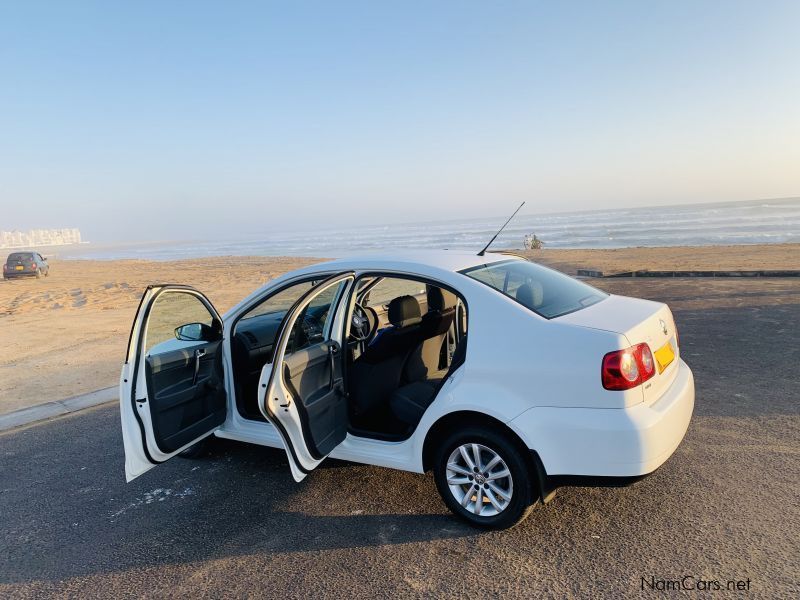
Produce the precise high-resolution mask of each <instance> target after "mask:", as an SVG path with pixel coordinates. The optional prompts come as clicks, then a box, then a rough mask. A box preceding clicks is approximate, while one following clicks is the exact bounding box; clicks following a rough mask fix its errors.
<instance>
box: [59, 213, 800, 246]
mask: <svg viewBox="0 0 800 600" xmlns="http://www.w3.org/2000/svg"><path fill="white" fill-rule="evenodd" d="M506 218H507V216H503V215H498V216H494V217H490V218H489V217H487V218H483V219H464V220H451V221H431V222H419V223H396V224H395V223H393V224H389V225H375V226H368V227H363V226H362V227H354V228H347V229H346V228H328V229H315V230H310V231H292V232H280V231H278V232H270V233H267V234H264V235H263V236H261V237H244V238H239V239H227V240H226V239H223V240H203V241H187V242H169V243H147V244H130V245H115V246H100V245H94V244H84V245H82V246H79V247H72V248H70V249H68V250H67V249H64V251H60V252H59V251H56V252H54V253H53V255H59V256H62V257H64V258H94V259H117V258H141V259H151V260H175V259H180V258H198V257H205V256H226V255H233V256H316V257H321V258H324V257H337V256H345V255H347V254H352V253H354V252H365V251H384V250H390V249H401V248H433V249H443V248H449V249H463V250H474V251H475V252H477V251H478V250H480V249H481V248H482V247H483V246H484V245H485V244H486V242H488V241H489V239H491V237H492V236H493V235H494V234H495V232H496V231H497V229H499V228H500V226H501V225H502V224H503V222H504V221H505V220H506ZM529 233H535V234H536V236H537V237H539V238H540V239H542V240H543V241H544V242H545V247H546V248H624V247H632V246H707V245H721V244H772V243H775V244H777V243H784V242H800V198H792V199H785V200H784V199H782V200H761V201H753V202H728V203H715V204H695V205H681V206H660V207H650V208H630V209H613V210H593V211H583V212H569V213H559V214H522V213H521V214H519V215H517V216H516V217H515V218H514V220H512V221H511V223H510V224H509V225H508V227H507V228H506V229H505V231H503V233H502V234H501V235H500V236H499V237H498V238H497V240H495V243H494V244H493V245H492V248H493V249H510V248H522V245H523V239H524V237H525V235H526V234H529ZM799 262H800V259H799Z"/></svg>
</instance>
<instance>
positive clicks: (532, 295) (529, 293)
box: [517, 281, 544, 308]
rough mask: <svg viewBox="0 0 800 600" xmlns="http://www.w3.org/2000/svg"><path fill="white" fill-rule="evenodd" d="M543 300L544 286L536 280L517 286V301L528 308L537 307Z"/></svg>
mask: <svg viewBox="0 0 800 600" xmlns="http://www.w3.org/2000/svg"><path fill="white" fill-rule="evenodd" d="M543 300H544V288H543V287H542V284H541V283H540V282H538V281H531V282H530V283H524V284H522V285H521V286H519V287H518V288H517V301H518V302H520V303H521V304H524V305H525V306H527V307H528V308H539V307H540V306H541V305H542V301H543Z"/></svg>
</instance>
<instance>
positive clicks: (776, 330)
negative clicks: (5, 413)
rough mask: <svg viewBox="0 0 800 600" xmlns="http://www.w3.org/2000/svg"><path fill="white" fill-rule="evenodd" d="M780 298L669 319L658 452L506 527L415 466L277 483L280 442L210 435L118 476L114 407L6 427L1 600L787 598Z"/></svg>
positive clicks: (796, 478)
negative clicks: (683, 397) (617, 480)
mask: <svg viewBox="0 0 800 600" xmlns="http://www.w3.org/2000/svg"><path fill="white" fill-rule="evenodd" d="M619 285H623V284H619ZM696 285H698V286H707V285H708V284H706V283H705V282H699V283H697V284H696ZM654 289H655V288H654ZM797 292H798V291H797V290H796V289H795V290H794V291H792V292H791V293H790V294H789V296H786V295H785V294H784V296H782V298H784V301H782V302H781V303H778V304H774V303H771V301H767V300H765V301H764V303H763V304H759V302H760V301H759V302H755V303H754V302H752V301H751V302H742V303H740V304H741V306H732V307H728V308H718V309H712V308H708V307H705V308H703V307H701V308H697V309H691V310H689V309H687V310H678V311H675V312H676V317H677V320H678V326H679V329H680V331H681V342H682V352H683V355H684V357H685V358H686V359H687V361H689V362H690V364H691V365H692V367H693V368H694V371H695V376H696V380H697V394H698V398H697V407H696V413H695V417H694V420H693V422H692V424H691V426H690V429H689V432H688V434H687V437H686V439H685V440H684V443H683V444H682V445H681V447H680V448H679V449H678V451H677V452H676V454H675V455H674V456H673V457H672V458H671V459H670V460H669V461H668V462H667V463H666V464H665V465H664V466H663V467H662V468H661V469H659V470H658V471H657V472H656V473H654V474H653V475H652V476H650V477H649V478H646V479H644V480H643V481H640V482H638V483H636V484H634V485H633V486H631V487H628V488H620V489H610V488H607V489H590V488H568V489H562V490H560V491H559V493H558V495H557V496H556V498H555V500H554V501H553V502H552V503H550V504H548V505H547V506H544V507H539V508H538V509H537V510H536V511H534V513H533V514H532V515H531V517H530V518H529V519H528V520H527V521H526V522H525V523H524V524H523V525H521V526H520V527H518V528H516V529H513V530H511V531H507V532H492V533H482V532H477V531H475V530H473V529H470V528H469V527H467V526H465V525H462V524H460V523H459V522H458V521H456V520H454V519H453V518H451V517H450V516H449V515H448V513H447V512H446V510H445V508H444V505H443V504H442V503H441V501H440V500H439V498H438V496H437V494H436V490H435V487H434V484H433V480H432V478H431V477H430V476H420V475H413V474H410V473H402V472H395V471H390V470H386V469H378V468H372V467H367V466H360V465H353V464H348V463H342V462H337V461H328V462H327V463H326V464H325V466H324V467H323V468H320V469H319V470H318V472H316V473H314V474H313V475H312V476H311V477H309V478H308V479H307V480H306V481H305V482H303V483H302V484H295V483H294V482H293V480H292V479H291V476H290V475H289V471H288V467H287V465H286V460H285V458H284V456H283V455H282V452H279V451H275V450H270V449H263V448H257V447H253V446H247V445H244V444H235V443H229V442H220V444H219V445H218V447H217V448H216V450H215V451H214V453H213V454H212V455H211V456H209V457H207V458H205V459H203V460H197V461H189V460H183V459H175V460H172V461H170V462H169V463H167V464H165V465H162V466H160V467H158V468H157V469H155V470H153V471H151V472H150V473H148V474H146V475H144V476H143V477H141V478H139V479H137V480H136V481H135V482H133V483H131V484H126V483H125V481H124V476H123V453H122V442H121V437H120V432H119V423H118V419H119V416H118V411H117V408H116V407H114V406H104V407H99V408H96V409H91V410H88V411H84V412H81V413H76V414H74V415H72V416H68V417H63V418H59V419H55V420H52V421H49V422H46V423H43V424H39V425H34V426H30V427H27V428H24V429H18V430H13V431H10V432H7V433H5V434H2V435H0V457H2V458H1V459H0V461H1V462H0V596H4V597H8V596H14V597H17V596H19V597H34V596H35V597H42V596H48V595H59V596H87V597H91V596H102V597H126V596H153V597H156V596H157V597H161V596H165V595H176V596H184V595H190V594H192V595H197V594H203V595H209V596H229V595H230V596H246V595H256V596H261V595H263V596H267V595H270V596H272V595H274V596H285V597H319V596H322V595H325V596H351V597H361V596H373V595H381V596H389V595H403V596H426V595H437V596H448V597H453V596H459V597H463V596H477V597H486V596H526V597H590V596H593V597H627V596H644V597H662V596H664V595H665V594H664V592H661V591H657V590H656V591H654V590H651V589H650V588H649V587H645V589H644V590H642V579H643V578H644V579H645V580H646V581H647V582H654V583H655V585H657V586H658V585H660V584H659V583H658V582H659V581H662V580H684V577H686V576H689V577H690V578H694V579H686V580H684V582H686V583H692V582H694V583H695V585H696V584H697V581H698V580H700V579H702V580H717V581H719V582H720V583H721V584H722V586H723V587H724V586H725V585H727V581H728V580H734V579H736V580H742V581H743V582H744V581H746V580H748V579H749V580H750V581H749V588H750V591H749V592H739V594H747V595H748V596H750V597H769V598H775V597H783V598H789V597H798V596H799V595H800V584H799V583H798V582H799V581H800V567H798V565H800V541H798V540H800V499H799V496H800V460H798V456H799V455H800V409H799V408H798V388H799V387H800V385H798V379H800V378H798V375H797V365H798V364H799V363H800V342H799V341H798V334H800V294H798V293H797ZM651 578H653V579H651ZM664 585H666V584H664ZM742 585H744V583H743V584H742ZM734 594H735V593H734V592H725V591H722V592H719V593H716V594H714V597H720V596H722V597H728V596H730V597H732V596H734ZM666 595H667V596H675V595H676V594H674V593H672V594H670V593H667V594H666ZM687 595H689V596H693V597H705V596H706V595H707V594H706V593H704V592H697V591H694V592H687Z"/></svg>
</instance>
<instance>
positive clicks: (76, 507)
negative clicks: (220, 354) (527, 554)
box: [0, 407, 478, 583]
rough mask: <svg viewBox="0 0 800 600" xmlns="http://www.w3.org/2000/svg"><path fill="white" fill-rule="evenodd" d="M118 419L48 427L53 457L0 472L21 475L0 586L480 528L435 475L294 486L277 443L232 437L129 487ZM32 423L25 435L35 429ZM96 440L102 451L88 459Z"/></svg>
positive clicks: (2, 546)
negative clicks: (459, 516)
mask: <svg viewBox="0 0 800 600" xmlns="http://www.w3.org/2000/svg"><path fill="white" fill-rule="evenodd" d="M109 417H111V418H109ZM118 418H119V417H118V412H117V411H116V409H112V408H109V407H105V408H101V409H99V410H96V411H92V412H90V413H88V414H87V415H85V416H83V417H80V416H74V417H72V418H67V419H62V420H57V421H54V422H52V423H50V424H47V425H43V426H42V427H46V428H49V429H51V430H53V431H54V434H50V435H49V436H48V437H49V439H48V440H47V441H46V445H47V448H48V450H50V451H52V452H53V453H52V454H50V452H48V451H45V452H37V453H36V454H35V455H34V456H33V457H32V459H30V460H29V461H28V464H27V465H25V472H20V473H10V472H9V471H8V469H6V470H5V471H4V470H2V469H0V475H2V476H3V477H6V478H9V479H8V480H10V479H11V478H14V479H16V480H17V481H20V482H21V485H20V486H19V487H18V488H16V489H14V490H2V491H3V493H2V494H0V500H1V501H2V503H1V504H0V509H3V512H4V513H5V515H6V516H10V517H11V515H9V513H13V517H11V518H9V519H5V518H4V521H5V522H4V523H3V525H2V526H0V535H2V539H3V542H2V543H0V550H2V551H0V554H2V555H5V557H4V558H3V557H2V556H0V582H5V583H13V582H25V581H51V582H52V581H60V580H63V579H68V578H74V577H82V576H87V575H95V574H102V573H110V572H118V571H127V570H130V569H140V568H151V567H158V566H160V565H175V564H180V563H183V562H187V561H205V560H215V559H225V558H230V557H235V556H236V555H239V554H241V555H245V554H247V555H251V554H267V555H268V554H281V553H304V552H313V551H320V550H331V549H349V548H364V547H370V546H386V545H395V544H407V543H412V542H427V541H432V540H441V539H452V538H461V537H467V536H472V535H476V534H477V533H478V531H477V530H475V529H473V528H471V527H469V526H467V525H464V524H462V523H460V522H459V521H456V520H455V519H454V518H453V517H452V516H451V515H450V514H449V513H447V512H446V510H445V508H444V505H443V504H442V503H441V501H440V500H439V499H438V496H437V495H436V490H435V487H434V486H433V484H432V480H431V478H430V477H427V476H426V477H423V476H420V475H415V474H412V473H404V472H399V471H391V470H388V469H378V468H374V467H367V466H364V465H356V464H352V463H347V462H343V461H335V460H327V461H325V462H324V463H323V464H322V465H321V466H320V468H319V469H318V470H317V471H316V472H314V473H313V474H312V475H311V476H310V477H308V478H307V479H306V480H305V481H304V482H301V483H300V484H297V483H295V482H294V480H293V479H292V477H291V475H290V472H289V467H288V464H287V461H286V457H285V454H284V452H283V450H276V449H270V448H263V447H258V446H253V445H250V444H242V443H237V442H231V441H228V440H215V442H214V445H213V447H212V449H211V451H210V452H209V453H208V455H206V456H205V457H203V458H201V459H196V460H186V459H180V458H176V459H173V460H171V461H169V462H167V463H165V464H163V465H160V466H158V467H157V468H155V469H153V470H152V471H150V472H148V473H146V474H144V475H143V476H141V477H140V478H138V479H136V480H134V481H133V482H132V483H130V484H125V482H124V478H123V471H122V469H123V462H124V457H123V455H122V447H121V443H120V442H119V440H118V439H117V438H118V433H117V432H116V431H113V429H111V428H116V427H118V421H117V419H118ZM97 420H100V421H101V422H102V425H97V424H95V425H93V426H91V430H93V431H104V432H106V435H104V436H103V438H104V439H103V441H102V443H101V445H100V446H98V444H97V440H94V441H91V440H92V439H93V437H94V436H92V435H75V432H73V433H72V434H69V433H68V432H67V431H64V430H66V429H72V427H69V425H73V426H77V427H78V428H81V429H83V427H84V426H86V425H87V424H88V422H89V421H97ZM36 429H41V428H38V427H37V428H31V429H30V430H27V431H24V432H22V433H23V434H24V435H27V436H30V437H38V436H36V433H35V431H36ZM108 432H112V433H111V434H110V435H108ZM40 433H41V432H40ZM62 437H64V438H68V437H69V438H72V443H71V444H70V443H69V441H67V440H66V439H60V438H62ZM3 441H4V440H3V439H2V438H0V446H2V442H3ZM97 447H102V448H103V453H102V456H101V457H99V458H98V460H96V461H95V460H90V459H89V458H88V457H89V456H92V455H96V450H95V449H96V448H97ZM57 465H61V468H56V466H57ZM28 469H29V470H28ZM32 472H37V476H36V477H33V478H32V477H30V476H29V474H30V473H32ZM15 475H16V476H15ZM399 491H405V492H406V493H405V494H399V493H398V492H399ZM34 540H35V543H30V542H32V541H34Z"/></svg>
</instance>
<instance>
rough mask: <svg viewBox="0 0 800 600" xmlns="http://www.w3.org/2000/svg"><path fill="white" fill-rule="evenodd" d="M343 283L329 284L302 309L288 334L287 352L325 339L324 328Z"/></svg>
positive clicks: (295, 350)
mask: <svg viewBox="0 0 800 600" xmlns="http://www.w3.org/2000/svg"><path fill="white" fill-rule="evenodd" d="M345 285H346V282H344V281H343V282H341V283H340V284H339V285H332V286H330V287H329V288H328V289H326V290H325V291H323V292H322V293H320V294H319V295H317V296H316V297H315V298H314V299H313V300H312V301H311V302H310V303H309V304H308V306H306V307H305V308H304V309H303V312H302V313H301V314H300V316H299V317H298V318H297V321H295V324H294V327H292V333H291V334H290V335H289V346H288V348H287V354H291V353H292V352H297V351H298V350H302V349H304V348H308V347H309V346H312V345H313V344H318V343H320V342H323V341H325V339H326V335H325V334H326V331H325V329H326V326H327V325H328V321H329V320H330V318H331V309H332V308H333V302H334V300H336V298H337V297H338V295H339V292H340V291H341V290H342V288H343V287H344V286H345Z"/></svg>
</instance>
